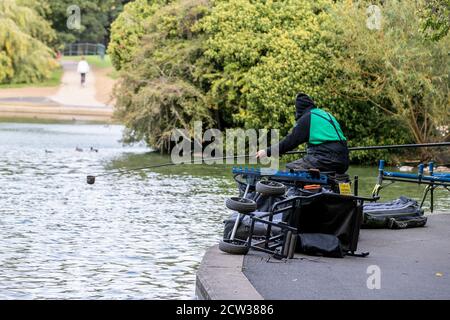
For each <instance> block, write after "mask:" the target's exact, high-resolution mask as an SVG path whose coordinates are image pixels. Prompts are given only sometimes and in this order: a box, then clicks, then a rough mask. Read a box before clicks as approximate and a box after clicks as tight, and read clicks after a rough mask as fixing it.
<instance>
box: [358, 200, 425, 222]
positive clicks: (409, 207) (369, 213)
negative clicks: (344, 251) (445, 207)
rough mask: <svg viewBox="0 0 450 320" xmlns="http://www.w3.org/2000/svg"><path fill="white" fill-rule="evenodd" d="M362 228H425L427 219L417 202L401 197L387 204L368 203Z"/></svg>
mask: <svg viewBox="0 0 450 320" xmlns="http://www.w3.org/2000/svg"><path fill="white" fill-rule="evenodd" d="M363 213H364V219H363V224H362V226H361V227H362V228H366V229H407V228H417V227H424V226H425V225H426V223H427V217H425V216H424V211H423V209H421V208H420V206H419V204H418V203H417V201H415V200H412V199H409V198H406V197H400V198H399V199H397V200H393V201H391V202H386V203H368V204H366V205H364V208H363Z"/></svg>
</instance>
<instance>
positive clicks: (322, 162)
mask: <svg viewBox="0 0 450 320" xmlns="http://www.w3.org/2000/svg"><path fill="white" fill-rule="evenodd" d="M348 167H349V163H348V158H347V159H346V157H345V156H339V155H333V154H331V155H329V157H317V156H314V155H306V156H305V157H304V158H302V159H299V160H296V161H293V162H290V163H288V164H287V165H286V168H288V169H289V170H293V171H302V170H309V169H319V170H320V171H322V172H336V173H338V174H344V173H346V172H347V170H348Z"/></svg>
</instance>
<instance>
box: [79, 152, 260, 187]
mask: <svg viewBox="0 0 450 320" xmlns="http://www.w3.org/2000/svg"><path fill="white" fill-rule="evenodd" d="M253 157H255V155H251V156H250V155H243V156H229V157H221V158H204V159H199V160H193V161H189V162H179V163H176V162H167V163H163V164H156V165H152V166H147V167H140V168H132V169H127V170H117V171H111V172H107V173H102V174H99V175H95V176H94V175H88V176H87V177H86V180H87V184H95V179H96V178H98V177H104V176H109V175H114V174H121V173H127V172H133V171H140V170H146V169H156V168H163V167H170V166H177V165H182V164H196V163H203V162H206V161H218V160H228V159H242V158H253Z"/></svg>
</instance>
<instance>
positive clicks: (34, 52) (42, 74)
mask: <svg viewBox="0 0 450 320" xmlns="http://www.w3.org/2000/svg"><path fill="white" fill-rule="evenodd" d="M54 37H55V34H54V31H53V30H52V28H51V27H50V24H49V23H48V22H47V21H45V20H44V19H43V18H42V17H41V16H40V15H39V14H38V13H37V12H36V11H34V10H33V9H32V8H30V7H27V6H24V5H19V4H18V3H16V1H15V0H6V1H1V2H0V83H29V82H38V81H41V80H43V79H46V78H49V77H50V75H51V73H52V71H53V70H54V68H55V67H56V66H57V63H56V61H55V60H54V54H53V52H52V51H51V50H50V48H49V47H48V46H47V45H46V43H51V42H52V41H53V39H54Z"/></svg>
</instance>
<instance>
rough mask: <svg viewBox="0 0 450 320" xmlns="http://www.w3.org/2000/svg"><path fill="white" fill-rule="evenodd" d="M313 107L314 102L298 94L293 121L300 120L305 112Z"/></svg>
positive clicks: (302, 94) (306, 96)
mask: <svg viewBox="0 0 450 320" xmlns="http://www.w3.org/2000/svg"><path fill="white" fill-rule="evenodd" d="M315 107H316V105H315V104H314V101H313V100H312V99H311V98H310V97H309V96H308V95H306V94H304V93H299V94H298V95H297V98H296V99H295V120H298V119H300V118H301V117H302V116H303V115H304V114H305V112H306V111H308V110H311V109H314V108H315Z"/></svg>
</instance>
